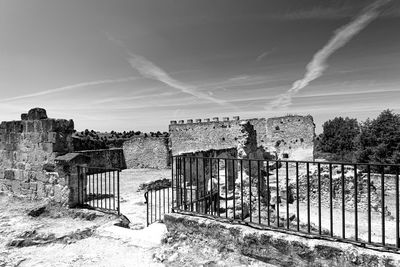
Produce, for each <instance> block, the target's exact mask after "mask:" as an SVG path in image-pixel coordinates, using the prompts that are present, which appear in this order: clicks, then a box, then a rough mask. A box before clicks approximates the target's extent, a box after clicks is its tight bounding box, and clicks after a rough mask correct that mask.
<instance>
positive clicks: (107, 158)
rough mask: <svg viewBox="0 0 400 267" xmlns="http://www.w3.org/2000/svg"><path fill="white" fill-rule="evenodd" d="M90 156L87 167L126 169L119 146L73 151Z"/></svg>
mask: <svg viewBox="0 0 400 267" xmlns="http://www.w3.org/2000/svg"><path fill="white" fill-rule="evenodd" d="M75 152H76V153H80V154H82V155H85V156H87V157H89V158H90V163H89V165H88V166H89V167H100V168H108V169H121V170H122V169H126V162H125V156H124V151H123V150H122V149H121V148H111V149H98V150H84V151H75Z"/></svg>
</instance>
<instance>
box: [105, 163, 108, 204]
mask: <svg viewBox="0 0 400 267" xmlns="http://www.w3.org/2000/svg"><path fill="white" fill-rule="evenodd" d="M107 174H108V171H107V170H104V176H105V177H104V208H105V209H107V200H108V191H107Z"/></svg>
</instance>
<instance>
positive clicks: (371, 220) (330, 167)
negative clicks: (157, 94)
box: [172, 156, 400, 250]
mask: <svg viewBox="0 0 400 267" xmlns="http://www.w3.org/2000/svg"><path fill="white" fill-rule="evenodd" d="M399 170H400V165H391V164H366V163H342V162H312V161H289V160H288V161H283V160H256V159H251V160H249V159H233V158H207V157H194V156H193V157H192V156H174V157H173V161H172V188H173V190H172V205H173V211H174V212H181V211H182V212H189V213H192V214H194V215H196V214H201V215H205V216H210V217H214V218H224V219H228V220H229V221H231V222H238V223H241V224H243V223H244V224H248V225H251V226H255V227H261V228H267V229H275V230H279V231H281V230H283V231H289V232H291V233H296V234H301V235H306V236H318V237H320V238H326V239H333V240H340V241H344V242H352V243H355V244H358V245H361V246H366V245H368V246H372V247H384V248H387V249H395V250H397V249H399V248H400V240H399Z"/></svg>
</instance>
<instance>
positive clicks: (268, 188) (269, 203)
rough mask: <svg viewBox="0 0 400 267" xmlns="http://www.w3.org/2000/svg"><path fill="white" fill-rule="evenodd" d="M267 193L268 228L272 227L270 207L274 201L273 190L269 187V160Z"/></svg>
mask: <svg viewBox="0 0 400 267" xmlns="http://www.w3.org/2000/svg"><path fill="white" fill-rule="evenodd" d="M267 190H268V191H267V192H268V196H267V197H268V203H267V213H268V214H267V215H268V217H267V224H268V226H270V225H271V218H270V207H271V200H272V196H271V188H270V187H269V161H268V160H267Z"/></svg>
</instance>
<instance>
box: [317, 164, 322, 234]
mask: <svg viewBox="0 0 400 267" xmlns="http://www.w3.org/2000/svg"><path fill="white" fill-rule="evenodd" d="M317 168H318V234H319V235H321V234H322V220H321V163H319V162H318V164H317Z"/></svg>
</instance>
